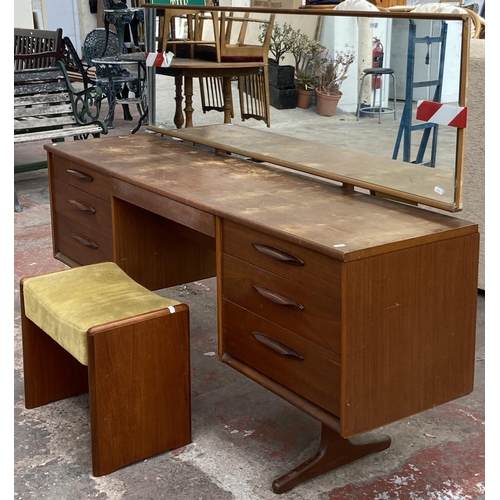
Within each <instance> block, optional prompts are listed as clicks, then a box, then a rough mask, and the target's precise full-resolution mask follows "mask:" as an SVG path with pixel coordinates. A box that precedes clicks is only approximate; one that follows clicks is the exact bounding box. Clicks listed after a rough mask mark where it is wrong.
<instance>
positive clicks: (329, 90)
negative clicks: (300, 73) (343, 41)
mask: <svg viewBox="0 0 500 500" xmlns="http://www.w3.org/2000/svg"><path fill="white" fill-rule="evenodd" d="M354 58H355V55H354V52H352V51H350V50H347V51H337V52H335V55H334V56H331V55H330V53H329V52H328V50H324V51H323V52H322V53H321V54H319V55H318V57H317V58H316V113H317V114H318V115H322V116H332V115H333V114H334V113H335V110H336V109H337V104H338V102H339V100H340V98H341V97H342V92H341V91H340V86H341V84H342V82H343V81H344V80H345V79H346V78H347V71H348V70H349V67H350V66H351V64H352V63H353V62H354Z"/></svg>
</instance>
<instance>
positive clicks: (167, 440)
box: [88, 304, 191, 476]
mask: <svg viewBox="0 0 500 500" xmlns="http://www.w3.org/2000/svg"><path fill="white" fill-rule="evenodd" d="M88 346H89V399H90V412H91V434H92V471H93V473H94V475H96V476H102V475H104V474H108V473H110V472H112V471H114V470H116V469H118V468H119V467H122V466H124V465H128V464H130V463H132V462H136V461H138V460H141V459H144V458H148V457H150V456H152V455H156V454H158V453H161V452H164V451H167V450H171V449H173V448H179V447H181V446H185V445H187V444H189V443H190V442H191V397H190V396H191V389H190V364H189V314H188V307H187V306H186V305H185V304H181V305H178V306H176V312H175V313H173V314H170V313H169V312H168V310H167V311H165V310H161V311H155V312H152V313H150V314H146V315H141V316H138V317H135V318H129V319H126V320H123V321H119V322H116V323H112V324H108V325H104V326H102V327H96V328H91V329H90V330H89V333H88Z"/></svg>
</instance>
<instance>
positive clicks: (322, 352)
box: [222, 300, 340, 415]
mask: <svg viewBox="0 0 500 500" xmlns="http://www.w3.org/2000/svg"><path fill="white" fill-rule="evenodd" d="M223 308H224V314H223V325H222V328H223V336H224V352H227V353H228V354H230V355H232V356H234V357H235V358H237V359H239V360H240V361H242V362H243V363H246V364H247V365H249V366H251V367H252V368H254V369H255V370H257V371H259V372H261V373H263V374H264V375H266V376H268V377H270V378H271V379H273V380H275V381H276V382H278V383H279V384H281V385H283V386H284V387H287V388H288V389H290V390H292V391H294V392H296V393H297V394H300V395H301V396H303V397H305V398H306V399H308V400H310V401H312V402H313V403H316V404H317V405H319V406H321V407H322V408H325V409H326V410H328V411H330V412H331V413H333V414H334V415H339V414H340V403H339V401H340V356H338V355H337V354H335V353H333V352H331V351H329V350H327V349H324V348H323V347H320V346H319V345H317V344H316V343H314V342H310V341H309V340H307V339H305V338H303V337H301V336H299V335H296V334H295V333H293V332H291V331H290V330H287V329H285V328H281V327H280V326H278V325H276V324H274V323H272V322H270V321H267V320H265V319H264V318H261V317H260V316H257V315H256V314H253V313H251V312H250V311H247V310H246V309H243V308H242V307H239V306H237V305H235V304H233V303H232V302H229V301H227V300H224V301H223Z"/></svg>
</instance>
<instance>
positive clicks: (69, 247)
mask: <svg viewBox="0 0 500 500" xmlns="http://www.w3.org/2000/svg"><path fill="white" fill-rule="evenodd" d="M54 223H55V228H56V238H55V240H54V250H55V252H54V253H58V252H61V253H62V254H64V255H67V256H69V257H70V258H71V259H73V260H74V261H75V262H77V263H78V264H81V265H87V264H96V263H98V262H105V261H113V245H112V242H111V238H107V237H106V236H103V235H102V234H101V233H99V232H97V231H93V230H91V229H88V228H86V227H83V226H82V225H80V224H76V223H75V222H74V221H73V220H71V219H68V218H67V217H65V216H64V215H61V214H59V213H56V214H55V215H54Z"/></svg>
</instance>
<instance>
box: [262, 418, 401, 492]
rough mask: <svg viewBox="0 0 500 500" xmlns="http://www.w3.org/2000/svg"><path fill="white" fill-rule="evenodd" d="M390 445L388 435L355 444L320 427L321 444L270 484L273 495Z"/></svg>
mask: <svg viewBox="0 0 500 500" xmlns="http://www.w3.org/2000/svg"><path fill="white" fill-rule="evenodd" d="M390 445H391V438H390V437H389V436H385V435H382V436H378V439H377V438H373V437H372V438H369V437H366V438H363V437H362V436H361V437H358V438H356V439H355V443H353V442H351V441H350V440H349V439H344V438H343V437H341V436H340V434H339V433H338V432H337V431H334V430H333V429H331V428H329V427H327V426H326V425H324V424H323V425H322V428H321V443H320V446H319V449H318V451H317V453H316V455H314V456H313V457H312V458H310V459H309V460H306V461H305V462H304V463H302V464H301V465H299V466H298V467H296V468H295V469H293V470H292V471H290V472H288V473H287V474H285V475H284V476H281V477H280V478H278V479H276V480H275V481H274V482H273V486H272V487H273V491H274V493H284V492H285V491H288V490H291V489H292V488H293V487H294V486H297V485H298V484H300V483H303V482H304V481H307V480H308V479H312V478H313V477H316V476H319V475H320V474H323V473H325V472H329V471H331V470H333V469H336V468H337V467H340V466H341V465H345V464H347V463H349V462H353V461H354V460H357V459H358V458H361V457H364V456H366V455H370V454H371V453H374V452H376V451H382V450H385V449H387V448H389V446H390Z"/></svg>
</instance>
